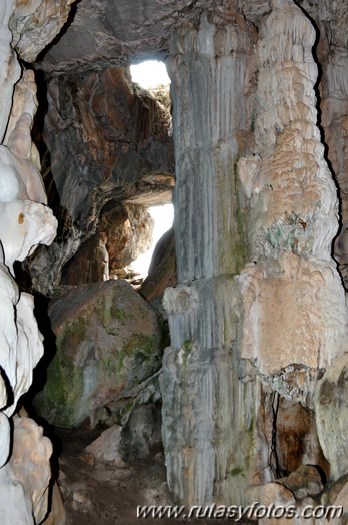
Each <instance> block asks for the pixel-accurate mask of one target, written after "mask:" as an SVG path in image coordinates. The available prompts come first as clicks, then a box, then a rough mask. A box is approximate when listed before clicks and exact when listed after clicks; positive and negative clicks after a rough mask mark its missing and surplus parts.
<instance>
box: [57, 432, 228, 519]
mask: <svg viewBox="0 0 348 525" xmlns="http://www.w3.org/2000/svg"><path fill="white" fill-rule="evenodd" d="M57 434H58V436H59V440H60V442H61V447H62V451H61V454H60V456H59V460H58V463H59V478H58V484H59V487H60V490H61V493H62V496H63V500H64V506H65V510H66V514H67V521H66V525H96V524H98V525H111V524H112V525H115V524H116V525H117V524H118V523H119V524H122V525H135V524H137V525H139V524H141V523H144V524H145V523H153V524H156V525H169V524H174V523H175V524H178V525H180V524H192V525H198V524H199V525H208V524H209V525H219V524H220V525H222V524H223V523H231V522H232V521H233V520H231V519H230V520H227V519H218V520H216V519H215V520H211V519H210V520H209V519H206V518H196V519H183V518H168V517H167V518H158V517H156V518H153V517H151V518H150V517H148V518H137V516H136V509H137V505H173V502H172V501H171V498H170V495H169V492H168V489H167V485H166V477H165V467H164V465H163V462H159V461H157V462H156V461H153V462H138V463H135V464H132V465H127V467H126V468H117V467H115V466H114V465H112V464H105V463H98V462H96V463H95V464H93V462H91V461H88V457H86V455H85V454H84V449H85V447H86V446H87V445H89V444H90V443H91V442H92V441H93V440H94V439H96V437H98V435H99V434H100V432H99V433H98V432H96V431H94V432H77V431H69V432H68V431H61V430H60V431H58V432H57Z"/></svg>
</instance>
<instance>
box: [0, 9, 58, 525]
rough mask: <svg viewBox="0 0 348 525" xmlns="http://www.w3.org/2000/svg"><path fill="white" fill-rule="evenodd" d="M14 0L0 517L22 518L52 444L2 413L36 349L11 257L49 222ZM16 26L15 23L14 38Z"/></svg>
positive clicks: (9, 16)
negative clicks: (19, 55)
mask: <svg viewBox="0 0 348 525" xmlns="http://www.w3.org/2000/svg"><path fill="white" fill-rule="evenodd" d="M20 4H21V8H23V9H24V11H25V9H27V12H34V11H35V10H36V9H37V7H38V3H37V2H35V1H28V2H25V6H24V4H23V3H22V2H21V3H20ZM62 5H63V2H62ZM18 7H19V5H18V4H16V2H15V1H12V0H4V1H3V2H1V6H0V20H1V22H0V71H1V73H0V87H1V96H0V144H1V145H0V225H1V228H0V285H1V302H0V310H1V312H0V313H1V315H0V318H1V323H0V342H1V344H0V366H1V380H0V411H1V413H0V485H1V489H0V521H1V523H4V524H5V523H6V524H7V523H8V524H9V523H22V524H23V525H24V524H25V525H26V524H28V525H29V524H34V521H35V522H40V521H42V519H43V518H44V516H45V514H46V513H47V492H48V484H49V480H50V477H51V472H50V464H49V459H50V455H51V452H52V447H51V443H50V442H49V441H48V439H47V438H43V437H42V429H41V428H40V427H38V426H37V425H36V423H34V422H33V421H31V420H29V419H28V420H26V421H24V420H18V419H16V420H15V421H14V422H13V423H11V424H10V423H9V420H8V418H10V417H11V416H12V415H13V413H14V412H15V410H16V408H17V402H18V399H19V397H20V396H21V395H22V394H24V393H25V392H26V391H27V390H28V388H29V386H30V384H31V380H32V370H33V367H35V365H36V364H37V362H38V361H39V359H40V358H41V356H42V354H43V346H42V337H41V335H40V334H39V331H38V327H37V324H36V321H35V319H34V315H33V309H34V307H33V298H32V297H31V296H29V295H28V294H25V293H22V294H21V293H20V292H19V290H18V287H17V285H16V283H15V281H14V279H13V264H14V262H15V261H23V259H24V258H25V257H27V256H28V254H29V252H32V251H34V250H35V248H36V246H37V245H38V244H39V243H41V242H42V243H46V244H50V243H51V242H52V240H53V238H54V236H55V233H56V227H57V222H56V219H55V218H54V217H53V214H52V212H51V210H50V209H49V208H47V206H46V203H47V199H46V195H45V191H44V186H43V183H42V180H41V176H40V172H39V160H38V155H37V150H36V148H35V147H33V145H32V142H31V136H30V133H31V128H32V123H33V117H34V114H35V111H36V96H35V83H34V76H33V73H32V72H29V71H24V70H22V67H20V65H19V62H18V59H17V55H16V53H15V51H14V49H13V45H14V42H13V34H12V33H11V30H10V29H9V27H8V25H9V23H10V20H11V21H14V20H16V16H17V15H18V14H19V12H18V9H17V8H18ZM51 12H52V13H54V12H55V9H54V7H53V10H51ZM61 25H62V21H60V22H59V21H56V23H55V25H54V26H52V25H51V29H50V34H49V40H51V39H52V38H54V36H55V34H56V32H58V30H59V29H60V27H61ZM22 30H23V28H18V32H17V37H18V39H20V38H21V36H22ZM23 32H24V30H23ZM35 45H36V49H37V52H38V51H39V50H41V49H42V47H40V46H41V45H42V44H41V43H40V42H38V41H37V42H36V43H35ZM27 59H28V57H27ZM21 73H22V75H21ZM20 76H21V80H20V81H19V82H18V83H17V85H16V88H15V89H14V85H15V83H16V82H17V81H18V80H19V78H20ZM5 132H6V133H5ZM10 442H11V448H10Z"/></svg>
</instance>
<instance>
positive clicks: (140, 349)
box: [34, 280, 163, 428]
mask: <svg viewBox="0 0 348 525" xmlns="http://www.w3.org/2000/svg"><path fill="white" fill-rule="evenodd" d="M49 316H50V319H51V323H52V330H53V332H54V334H55V336H56V348H57V350H56V355H55V356H54V355H52V358H53V359H52V362H51V363H50V365H49V367H48V370H47V382H46V384H45V387H44V390H43V391H42V392H41V393H39V394H38V396H36V398H35V400H34V404H35V406H36V408H37V410H38V412H39V413H40V414H41V415H42V416H43V417H45V418H46V419H47V420H48V421H49V422H51V423H54V424H56V425H59V426H63V427H70V428H71V427H75V426H77V425H78V424H79V423H81V422H82V421H83V420H84V419H85V418H87V416H89V415H90V414H91V413H92V411H93V410H94V409H96V408H98V407H101V406H103V405H105V404H106V403H108V402H109V401H111V400H113V399H115V398H117V397H118V396H120V395H124V394H125V392H126V391H129V390H130V389H132V387H134V386H136V385H138V384H139V383H141V382H142V381H143V380H145V379H146V378H148V377H150V376H151V375H152V374H153V373H154V372H156V371H157V370H158V369H159V367H160V363H161V356H162V352H163V333H162V327H161V324H160V321H159V319H158V317H157V315H156V313H155V311H154V310H153V309H152V307H151V306H150V305H149V304H148V303H147V302H146V301H145V300H144V299H143V298H142V297H141V296H140V295H139V294H138V293H137V292H135V291H134V290H133V288H132V287H131V286H130V285H129V284H128V283H127V282H125V281H121V280H119V281H114V280H110V281H106V282H104V283H93V284H90V285H81V286H80V287H78V288H77V289H72V290H71V291H68V292H67V293H65V294H64V295H63V296H61V297H60V298H59V299H58V300H56V301H55V302H53V303H52V305H51V306H50V308H49ZM52 352H54V349H52Z"/></svg>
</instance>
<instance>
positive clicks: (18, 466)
mask: <svg viewBox="0 0 348 525" xmlns="http://www.w3.org/2000/svg"><path fill="white" fill-rule="evenodd" d="M42 433H43V430H42V428H41V427H39V426H38V425H37V424H36V423H35V422H34V421H33V420H32V419H30V418H27V417H23V418H19V417H17V418H14V439H13V449H12V454H11V459H10V463H9V464H10V466H11V468H12V471H13V473H14V475H15V477H16V479H17V480H18V481H19V482H20V483H21V485H22V486H23V487H24V491H25V494H26V495H27V496H29V497H30V500H31V505H32V512H33V514H34V517H35V522H36V523H40V522H41V521H42V520H43V519H44V517H45V515H46V513H47V501H48V491H49V481H50V479H51V468H50V463H49V459H50V457H51V455H52V444H51V442H50V440H49V439H48V438H47V437H44V436H43V435H42Z"/></svg>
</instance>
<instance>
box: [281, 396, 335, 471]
mask: <svg viewBox="0 0 348 525" xmlns="http://www.w3.org/2000/svg"><path fill="white" fill-rule="evenodd" d="M276 413H277V417H276V421H275V432H276V438H275V446H276V454H277V465H278V469H279V471H280V473H281V474H282V475H287V474H288V473H294V472H295V471H297V469H298V468H300V469H301V468H302V467H301V464H304V465H317V466H319V467H320V468H321V469H322V472H323V473H325V476H326V478H327V479H328V478H329V475H330V467H329V464H328V462H327V461H326V459H325V457H324V455H323V452H322V450H321V446H320V443H319V439H318V435H317V428H316V424H315V415H314V412H313V411H312V410H310V409H309V408H305V407H304V406H302V405H301V404H300V403H296V402H294V401H288V400H286V399H284V398H281V397H280V396H279V397H278V402H277V404H276Z"/></svg>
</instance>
